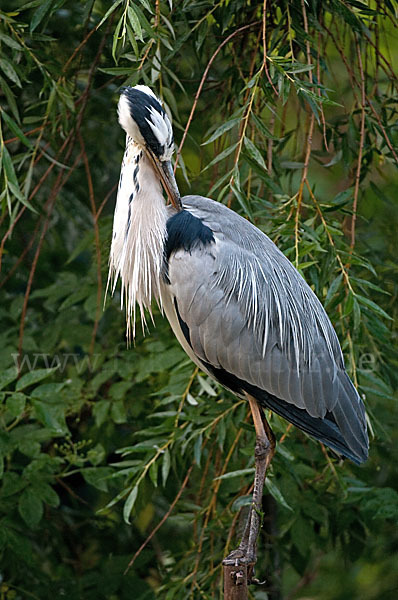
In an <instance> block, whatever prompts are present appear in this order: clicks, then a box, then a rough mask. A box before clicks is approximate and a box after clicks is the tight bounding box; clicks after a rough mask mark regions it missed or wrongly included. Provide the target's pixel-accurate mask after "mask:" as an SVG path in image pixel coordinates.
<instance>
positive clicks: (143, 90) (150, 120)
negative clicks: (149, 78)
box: [118, 85, 181, 210]
mask: <svg viewBox="0 0 398 600" xmlns="http://www.w3.org/2000/svg"><path fill="white" fill-rule="evenodd" d="M118 115H119V123H120V125H121V126H122V127H123V129H124V130H125V132H126V133H127V135H128V136H129V137H130V138H131V139H132V140H133V141H134V142H135V143H136V144H138V145H139V146H141V147H142V149H143V150H144V152H145V153H146V155H147V156H148V158H149V160H150V161H151V163H152V166H153V167H154V169H155V171H156V173H157V174H158V175H159V178H160V180H161V182H162V184H163V187H164V189H165V191H166V193H167V196H168V198H169V200H170V202H171V203H172V204H173V206H174V207H175V208H177V210H180V209H181V200H180V193H179V191H178V187H177V183H176V180H175V177H174V173H173V168H172V165H171V162H170V160H171V156H172V154H173V150H174V138H173V129H172V127H171V123H170V119H169V117H168V116H167V114H166V112H165V110H164V108H163V106H162V104H161V101H160V100H159V98H157V97H156V96H155V94H154V93H153V91H152V90H151V89H150V88H149V87H147V86H146V85H136V86H135V87H125V88H122V91H121V95H120V99H119V105H118Z"/></svg>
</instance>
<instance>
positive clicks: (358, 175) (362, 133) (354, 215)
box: [350, 39, 365, 252]
mask: <svg viewBox="0 0 398 600" xmlns="http://www.w3.org/2000/svg"><path fill="white" fill-rule="evenodd" d="M355 45H356V50H357V57H358V66H359V73H360V78H361V125H360V134H359V152H358V164H357V169H356V173H355V186H354V202H353V205H352V217H351V244H350V248H351V252H352V251H353V249H354V246H355V224H356V220H357V208H358V194H359V182H360V178H361V167H362V154H363V146H364V140H365V76H364V72H363V66H362V57H361V49H360V47H359V42H358V39H356V40H355Z"/></svg>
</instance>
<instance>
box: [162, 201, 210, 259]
mask: <svg viewBox="0 0 398 600" xmlns="http://www.w3.org/2000/svg"><path fill="white" fill-rule="evenodd" d="M166 227H167V241H166V246H165V253H166V260H167V261H168V260H169V258H170V255H171V253H172V252H175V251H176V250H181V249H183V250H185V251H186V252H191V251H192V250H193V249H194V248H197V247H198V246H200V245H204V246H206V245H207V244H211V243H214V242H215V239H214V235H213V232H212V230H211V229H210V227H207V225H204V224H203V223H202V221H201V220H200V219H198V217H194V215H192V214H191V213H190V212H188V211H187V210H181V211H180V212H178V213H176V214H175V215H173V216H172V217H170V219H168V221H167V224H166Z"/></svg>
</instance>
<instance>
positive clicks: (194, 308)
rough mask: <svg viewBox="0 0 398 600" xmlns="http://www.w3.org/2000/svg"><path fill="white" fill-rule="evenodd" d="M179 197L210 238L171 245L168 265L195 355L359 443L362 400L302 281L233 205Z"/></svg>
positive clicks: (328, 326) (325, 320)
mask: <svg viewBox="0 0 398 600" xmlns="http://www.w3.org/2000/svg"><path fill="white" fill-rule="evenodd" d="M183 203H184V207H185V208H186V209H187V210H188V211H189V212H191V213H192V214H193V215H194V216H196V217H198V218H200V219H201V221H202V222H203V223H204V224H205V225H207V226H208V227H210V229H211V230H212V231H213V234H214V238H215V244H213V245H212V246H214V247H212V248H211V251H210V250H209V247H207V246H201V247H198V248H195V249H194V250H193V251H191V252H190V253H187V252H186V251H184V250H178V251H177V252H175V253H174V254H173V256H171V257H170V261H169V274H170V282H171V292H172V294H173V295H174V297H175V298H176V300H177V303H178V309H179V311H180V315H181V318H182V320H183V321H184V322H185V323H186V325H187V326H188V329H189V332H190V344H191V346H192V349H193V352H194V354H195V356H196V357H198V358H199V359H200V360H201V361H204V362H207V363H210V364H211V365H213V366H214V367H216V368H222V369H224V370H225V371H227V372H228V373H232V374H233V375H234V376H236V377H238V378H239V379H241V380H243V381H245V382H248V383H249V384H251V385H253V386H256V387H258V388H261V389H262V390H264V391H266V392H268V393H269V394H272V395H273V396H275V397H276V398H280V399H282V400H283V401H284V402H286V403H288V404H291V405H294V406H295V407H297V408H299V409H305V411H306V412H307V413H308V414H309V415H310V416H311V417H314V418H320V419H323V418H324V417H325V415H327V414H329V415H333V417H332V418H333V420H334V421H335V422H336V424H337V426H338V427H339V429H340V430H341V432H342V434H343V436H344V437H345V435H347V436H349V437H350V438H351V437H354V438H355V440H357V445H358V447H360V446H361V447H364V446H365V445H366V444H367V438H366V426H365V425H364V410H363V405H362V403H361V401H360V399H359V396H358V394H357V392H356V390H355V388H354V386H353V385H352V383H351V381H350V379H349V377H348V375H347V374H346V372H345V369H344V363H343V358H342V353H341V349H340V345H339V342H338V339H337V336H336V333H335V331H334V329H333V327H332V325H331V323H330V321H329V318H328V317H327V315H326V312H325V310H324V308H323V307H322V305H321V303H320V302H319V300H318V298H317V297H316V296H315V294H314V293H313V292H312V290H311V289H310V287H309V286H308V285H307V284H306V283H305V281H304V280H303V278H302V277H301V275H300V274H299V273H298V272H297V271H296V269H294V267H293V265H292V264H291V263H290V262H289V261H288V259H287V258H286V257H285V256H284V255H283V254H282V253H281V252H280V251H279V249H278V248H277V247H276V246H275V245H274V244H273V242H272V241H271V240H270V239H269V238H268V237H267V236H265V235H264V234H263V233H262V232H260V231H259V230H258V229H257V228H256V227H254V226H253V225H251V224H250V223H249V222H248V221H246V220H244V219H242V218H241V217H240V216H239V215H237V214H236V213H234V212H233V211H230V210H229V209H227V208H226V207H225V206H223V205H220V204H219V203H216V202H214V201H212V200H209V199H207V198H202V197H197V196H188V197H185V198H183ZM350 416H351V417H352V419H351V420H350V419H349V418H347V417H350ZM364 428H365V433H364ZM365 438H366V439H365ZM358 452H359V450H358Z"/></svg>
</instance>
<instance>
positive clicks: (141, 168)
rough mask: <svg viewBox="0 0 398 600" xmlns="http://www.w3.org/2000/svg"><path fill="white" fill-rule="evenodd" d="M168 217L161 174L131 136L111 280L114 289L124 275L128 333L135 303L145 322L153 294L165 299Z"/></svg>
mask: <svg viewBox="0 0 398 600" xmlns="http://www.w3.org/2000/svg"><path fill="white" fill-rule="evenodd" d="M166 221H167V212H166V206H165V202H164V199H163V194H162V188H161V184H160V182H159V178H158V176H157V175H156V173H155V171H154V169H153V167H152V165H151V163H150V161H149V159H148V158H147V156H146V154H145V152H143V150H142V148H141V147H140V146H139V145H137V144H135V143H134V142H133V141H132V139H131V138H129V137H127V142H126V151H125V154H124V157H123V163H122V168H121V172H120V180H119V189H118V194H117V201H116V209H115V216H114V221H113V234H112V245H111V251H110V256H109V277H108V284H109V281H111V282H112V284H111V285H112V293H113V292H114V290H115V287H116V283H117V280H118V278H119V276H120V279H121V306H122V308H123V304H124V303H125V306H126V320H127V337H128V339H130V337H131V333H132V334H133V337H134V336H135V311H136V305H138V306H139V308H140V312H141V321H142V324H143V326H144V325H145V314H144V311H145V309H147V310H149V312H150V314H151V302H152V298H154V299H155V300H156V301H157V302H158V304H160V280H161V271H162V268H163V253H164V243H165V239H166ZM151 316H152V315H151Z"/></svg>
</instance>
